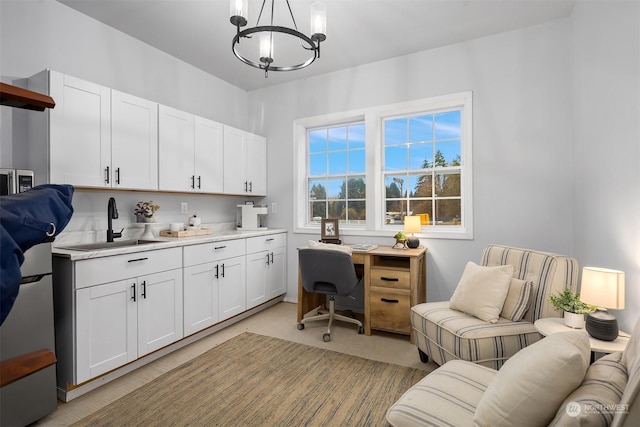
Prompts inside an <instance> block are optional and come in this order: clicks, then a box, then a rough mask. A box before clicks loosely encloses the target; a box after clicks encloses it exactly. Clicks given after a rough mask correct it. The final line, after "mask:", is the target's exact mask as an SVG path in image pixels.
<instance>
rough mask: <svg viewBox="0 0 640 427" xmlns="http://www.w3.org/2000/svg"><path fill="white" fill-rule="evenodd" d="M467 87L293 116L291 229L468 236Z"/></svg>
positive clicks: (469, 104)
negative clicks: (415, 224)
mask: <svg viewBox="0 0 640 427" xmlns="http://www.w3.org/2000/svg"><path fill="white" fill-rule="evenodd" d="M471 114H472V99H471V93H470V92H464V93H460V94H454V95H445V96H440V97H435V98H429V99H423V100H418V101H411V102H406V103H402V104H394V105H387V106H381V107H372V108H368V109H364V110H360V111H351V112H347V113H337V114H331V115H327V116H319V117H313V118H308V119H300V120H296V121H295V122H294V135H295V136H294V146H293V151H294V161H295V164H296V167H295V168H294V172H295V173H294V205H295V209H296V213H295V219H294V220H295V230H296V231H297V232H314V230H318V226H319V224H320V221H321V219H322V218H330V219H338V220H339V225H340V235H341V236H342V235H371V236H392V235H393V234H395V233H396V232H397V231H399V230H402V229H403V224H404V218H405V216H407V215H415V216H419V217H420V223H421V225H422V232H421V236H422V237H436V238H437V237H440V238H472V237H473V233H472V180H471V178H472V173H471V165H472V162H471V160H472V159H471V152H472V151H471V147H472V144H471V143H472V132H471V129H472V118H471Z"/></svg>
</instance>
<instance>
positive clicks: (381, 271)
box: [371, 268, 411, 289]
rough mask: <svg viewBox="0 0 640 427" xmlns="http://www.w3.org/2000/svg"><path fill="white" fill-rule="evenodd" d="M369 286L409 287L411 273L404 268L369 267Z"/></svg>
mask: <svg viewBox="0 0 640 427" xmlns="http://www.w3.org/2000/svg"><path fill="white" fill-rule="evenodd" d="M371 286H381V287H383V288H398V289H410V288H411V273H410V272H409V271H404V270H394V269H386V268H372V269H371Z"/></svg>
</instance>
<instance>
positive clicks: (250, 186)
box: [249, 181, 253, 193]
mask: <svg viewBox="0 0 640 427" xmlns="http://www.w3.org/2000/svg"><path fill="white" fill-rule="evenodd" d="M249 193H253V181H249Z"/></svg>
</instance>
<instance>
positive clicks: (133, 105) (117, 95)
mask: <svg viewBox="0 0 640 427" xmlns="http://www.w3.org/2000/svg"><path fill="white" fill-rule="evenodd" d="M111 183H112V187H118V188H128V189H137V190H157V189H158V104H157V103H155V102H151V101H147V100H146V99H142V98H138V97H135V96H132V95H128V94H126V93H122V92H119V91H117V90H112V91H111Z"/></svg>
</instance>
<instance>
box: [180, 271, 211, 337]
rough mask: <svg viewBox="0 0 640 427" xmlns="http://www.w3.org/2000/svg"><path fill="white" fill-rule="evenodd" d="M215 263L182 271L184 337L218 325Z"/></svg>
mask: <svg viewBox="0 0 640 427" xmlns="http://www.w3.org/2000/svg"><path fill="white" fill-rule="evenodd" d="M216 266H217V264H216V263H213V262H209V263H206V264H200V265H194V266H191V267H186V268H185V269H184V335H185V336H187V335H190V334H193V333H195V332H198V331H200V330H202V329H204V328H207V327H209V326H211V325H214V324H216V323H218V317H219V316H218V279H217V278H216V277H215V275H216Z"/></svg>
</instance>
